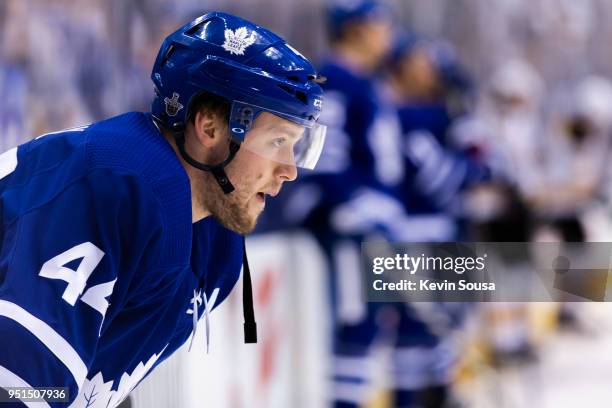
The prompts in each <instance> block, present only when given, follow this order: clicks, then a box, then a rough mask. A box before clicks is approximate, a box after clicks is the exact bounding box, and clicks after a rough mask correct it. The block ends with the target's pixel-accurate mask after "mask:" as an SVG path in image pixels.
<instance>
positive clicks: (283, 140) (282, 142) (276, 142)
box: [272, 137, 287, 148]
mask: <svg viewBox="0 0 612 408" xmlns="http://www.w3.org/2000/svg"><path fill="white" fill-rule="evenodd" d="M286 142H287V138H285V137H277V138H276V139H274V140H272V144H273V145H274V147H278V148H280V147H283V146H284V145H285V143H286Z"/></svg>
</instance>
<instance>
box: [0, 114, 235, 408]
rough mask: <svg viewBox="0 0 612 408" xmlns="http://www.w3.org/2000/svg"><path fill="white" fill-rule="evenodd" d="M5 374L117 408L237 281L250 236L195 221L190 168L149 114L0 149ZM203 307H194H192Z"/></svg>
mask: <svg viewBox="0 0 612 408" xmlns="http://www.w3.org/2000/svg"><path fill="white" fill-rule="evenodd" d="M0 217H1V218H0V386H3V387H8V386H32V387H49V386H54V387H64V386H65V387H69V389H70V403H69V404H66V403H63V404H54V403H49V405H50V406H67V405H69V406H71V407H114V406H116V405H118V404H119V403H120V402H121V401H122V400H123V399H124V398H125V397H126V396H127V395H128V393H129V392H130V391H131V390H132V389H133V388H134V387H135V386H136V385H137V384H138V383H139V382H140V381H141V380H142V379H143V378H144V377H145V376H146V375H147V373H149V372H150V371H151V369H152V368H153V367H155V366H156V365H157V364H159V363H160V362H161V361H163V360H164V359H165V358H167V357H168V356H170V355H171V354H172V353H173V352H174V351H175V350H176V349H177V348H179V347H180V346H181V345H182V344H184V343H185V341H186V340H187V339H188V338H189V336H190V334H191V333H192V329H193V327H194V315H195V317H196V318H197V316H201V315H204V314H205V313H207V312H209V311H210V310H212V308H213V307H214V306H215V305H218V304H220V303H221V302H222V301H223V300H224V299H225V298H226V297H227V295H228V294H229V292H230V291H231V290H232V288H233V286H234V284H235V283H236V281H237V279H238V277H239V274H240V268H241V266H242V256H243V248H242V237H241V236H240V235H238V234H236V233H234V232H232V231H229V230H227V229H225V228H223V227H222V226H221V225H219V224H218V223H217V222H216V221H215V220H214V219H212V217H207V218H204V219H203V220H201V221H199V222H197V223H195V224H192V218H191V217H192V215H191V189H190V185H189V179H188V176H187V174H186V172H185V171H184V168H183V167H182V165H181V163H180V162H179V160H178V158H177V156H176V154H175V153H174V151H173V149H172V147H171V145H170V144H169V143H168V142H167V141H166V140H165V138H164V137H162V135H161V134H160V132H159V131H158V129H157V128H156V127H155V126H154V124H153V122H152V120H151V117H150V115H148V114H144V113H128V114H125V115H122V116H118V117H115V118H111V119H108V120H106V121H102V122H98V123H95V124H92V125H89V126H85V127H81V128H75V129H70V130H66V131H62V132H57V133H50V134H48V135H44V136H43V137H39V138H37V139H35V140H33V141H31V142H29V143H26V144H24V145H22V146H19V147H18V148H15V149H12V150H10V151H8V152H6V153H4V154H2V155H1V156H0ZM194 312H195V313H194Z"/></svg>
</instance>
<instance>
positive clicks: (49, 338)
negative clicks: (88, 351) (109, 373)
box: [0, 299, 87, 384]
mask: <svg viewBox="0 0 612 408" xmlns="http://www.w3.org/2000/svg"><path fill="white" fill-rule="evenodd" d="M0 316H5V317H8V318H9V319H12V320H14V321H15V322H17V323H19V324H20V325H22V326H23V327H24V328H25V329H26V330H28V331H29V332H30V333H32V334H33V335H34V336H36V338H37V339H38V340H40V341H42V342H43V344H44V345H45V346H47V348H48V349H49V351H51V352H52V353H53V354H55V356H56V357H57V358H59V359H60V361H61V362H62V363H64V365H65V366H66V368H68V370H70V373H72V376H73V377H74V381H75V382H76V383H77V384H83V382H84V381H85V378H86V376H87V366H86V365H85V363H84V362H83V360H81V357H80V356H79V354H78V353H77V352H76V351H75V350H74V348H72V346H71V345H70V344H69V343H68V342H67V341H66V340H65V339H64V338H63V337H62V336H60V335H59V334H58V333H57V332H56V331H55V330H53V329H52V328H51V326H49V325H48V324H47V323H45V322H43V321H42V320H40V319H39V318H37V317H36V316H34V315H32V314H30V313H29V312H28V311H26V310H25V309H23V308H21V307H20V306H18V305H16V304H15V303H11V302H8V301H6V300H2V299H0Z"/></svg>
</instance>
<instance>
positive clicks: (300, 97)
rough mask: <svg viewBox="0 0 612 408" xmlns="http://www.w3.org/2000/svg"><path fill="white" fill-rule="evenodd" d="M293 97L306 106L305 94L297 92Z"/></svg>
mask: <svg viewBox="0 0 612 408" xmlns="http://www.w3.org/2000/svg"><path fill="white" fill-rule="evenodd" d="M295 96H296V97H297V98H298V99H299V100H300V102H302V103H303V104H304V105H307V104H308V98H307V97H306V94H305V93H304V92H302V91H298V92H296V93H295Z"/></svg>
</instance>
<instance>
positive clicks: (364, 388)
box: [287, 0, 409, 408]
mask: <svg viewBox="0 0 612 408" xmlns="http://www.w3.org/2000/svg"><path fill="white" fill-rule="evenodd" d="M329 22H330V34H331V40H332V50H331V51H332V52H331V56H330V57H329V58H328V59H327V61H326V62H325V63H324V65H323V67H322V68H321V74H322V75H323V76H325V77H326V78H327V80H326V82H325V84H324V85H323V87H324V89H325V111H324V112H323V114H322V116H321V122H322V123H325V124H326V125H327V126H328V127H329V132H328V133H329V134H328V138H327V143H326V145H325V149H324V150H323V153H322V156H321V162H320V163H319V164H320V165H319V166H318V167H317V169H316V171H315V173H314V174H311V175H308V177H306V178H304V179H303V182H302V183H299V184H298V185H295V186H293V187H294V188H293V189H292V193H293V197H304V196H306V195H308V196H309V197H317V198H318V201H316V202H313V201H312V200H298V199H292V198H290V199H288V200H287V202H288V204H289V205H288V207H287V208H293V209H294V214H300V215H303V216H304V219H303V222H302V225H303V226H305V227H306V228H307V229H308V230H309V231H310V232H312V233H313V235H314V237H315V238H316V239H317V241H318V243H319V244H320V246H321V248H322V249H323V250H324V252H325V255H326V259H327V264H328V268H329V270H330V282H331V285H330V286H331V292H332V306H333V360H332V375H331V377H332V378H331V382H332V384H331V390H330V391H331V393H332V396H331V399H332V401H333V404H334V405H333V406H335V407H347V408H348V407H358V406H364V405H365V404H366V403H367V402H368V401H369V400H370V399H372V393H371V392H370V391H371V389H372V387H371V385H372V380H373V378H372V375H373V373H374V369H373V367H374V366H373V365H372V363H373V361H374V353H373V351H374V347H373V346H374V344H375V339H376V338H380V336H379V335H380V334H381V333H382V330H383V326H385V324H382V325H379V323H380V321H379V319H378V318H379V317H380V316H381V313H382V314H384V313H385V308H384V307H383V308H381V307H379V305H378V304H375V303H367V304H366V303H364V302H363V301H362V300H361V294H362V292H361V289H362V286H361V280H362V276H361V273H360V268H359V246H360V244H361V242H363V241H365V240H366V239H368V237H372V236H378V237H380V236H382V237H384V238H386V239H388V240H402V235H401V234H403V233H405V232H407V231H409V228H405V225H406V224H405V223H406V220H405V216H404V214H405V213H404V210H403V206H402V204H401V202H400V201H399V200H398V198H397V195H396V193H397V191H398V190H397V188H398V186H399V185H400V182H401V180H402V177H403V163H402V157H401V154H400V147H399V141H400V128H399V122H398V120H397V116H396V114H395V111H394V109H393V107H392V106H390V105H385V103H384V102H383V100H382V99H381V95H380V92H379V91H380V89H379V84H378V82H377V80H376V72H377V69H378V68H379V66H380V63H381V62H382V61H383V60H384V58H385V57H386V54H387V52H388V51H389V49H390V47H391V44H392V42H391V40H392V38H391V35H392V22H391V17H390V15H389V11H388V10H387V9H386V8H384V7H382V6H381V5H380V4H379V3H377V2H374V1H369V0H364V1H356V2H337V3H334V4H332V5H331V7H330V10H329ZM298 204H300V205H301V206H300V205H298ZM306 204H308V206H306ZM385 306H387V305H385ZM383 320H384V319H383ZM398 406H402V405H398Z"/></svg>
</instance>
